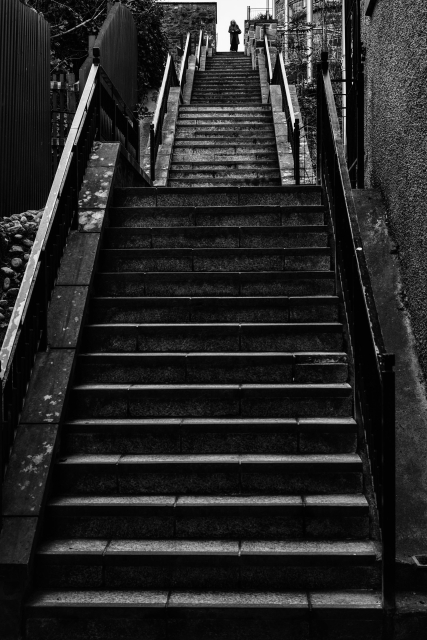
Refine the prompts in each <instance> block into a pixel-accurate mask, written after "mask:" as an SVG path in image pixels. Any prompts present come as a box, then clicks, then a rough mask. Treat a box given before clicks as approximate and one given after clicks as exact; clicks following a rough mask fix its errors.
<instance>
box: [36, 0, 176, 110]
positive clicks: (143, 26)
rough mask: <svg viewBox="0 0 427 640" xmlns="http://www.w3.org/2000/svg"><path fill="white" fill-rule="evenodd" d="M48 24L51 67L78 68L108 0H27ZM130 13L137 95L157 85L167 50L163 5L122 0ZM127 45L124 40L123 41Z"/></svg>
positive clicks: (103, 15) (96, 29)
mask: <svg viewBox="0 0 427 640" xmlns="http://www.w3.org/2000/svg"><path fill="white" fill-rule="evenodd" d="M27 4H28V5H30V6H32V7H33V8H34V9H36V11H39V12H41V13H42V14H43V15H44V17H45V19H46V20H47V21H48V22H50V24H51V34H52V41H51V42H52V44H51V67H52V71H54V70H56V69H59V68H61V69H68V70H69V71H74V72H75V73H76V72H77V71H78V69H79V67H80V65H81V64H82V63H83V62H84V60H85V58H86V56H87V50H88V36H89V35H91V34H97V33H98V31H99V29H100V28H101V26H102V23H103V22H104V20H105V18H106V15H107V0H73V2H72V3H70V2H66V0H64V1H63V2H60V1H59V0H28V2H27ZM122 4H123V5H126V6H127V7H128V8H129V9H130V10H131V11H132V13H133V17H134V20H135V24H136V27H137V31H138V99H139V102H140V104H142V103H143V101H144V98H145V97H146V95H147V91H148V89H149V88H152V87H159V86H160V84H161V81H162V76H163V69H164V65H165V62H166V57H167V52H168V39H167V36H166V33H165V32H164V30H163V28H162V18H163V8H162V5H161V3H157V2H155V0H122ZM124 45H125V46H126V43H124Z"/></svg>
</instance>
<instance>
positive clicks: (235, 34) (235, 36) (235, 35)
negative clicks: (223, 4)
mask: <svg viewBox="0 0 427 640" xmlns="http://www.w3.org/2000/svg"><path fill="white" fill-rule="evenodd" d="M228 33H229V34H230V51H236V53H237V49H238V46H239V44H240V40H239V33H242V32H241V31H240V29H239V25H238V24H236V21H235V20H232V21H231V22H230V26H229V28H228Z"/></svg>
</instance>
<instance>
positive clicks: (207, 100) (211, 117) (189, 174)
mask: <svg viewBox="0 0 427 640" xmlns="http://www.w3.org/2000/svg"><path fill="white" fill-rule="evenodd" d="M190 184H194V185H198V186H202V185H205V186H227V185H244V184H247V185H280V184H281V181H280V171H279V163H278V159H277V148H276V140H275V137H274V126H273V116H272V112H271V107H270V105H265V104H262V101H261V86H260V79H259V72H258V70H255V71H253V70H252V63H251V60H250V58H248V57H245V56H243V55H242V54H235V53H233V54H232V53H225V54H224V53H221V54H216V55H215V56H214V57H212V58H207V62H206V70H205V71H196V74H195V77H194V85H193V92H192V97H191V104H190V105H182V106H181V107H180V109H179V117H178V123H177V128H176V133H175V145H174V153H173V157H172V164H171V168H170V173H169V185H170V186H175V187H178V186H188V185H190Z"/></svg>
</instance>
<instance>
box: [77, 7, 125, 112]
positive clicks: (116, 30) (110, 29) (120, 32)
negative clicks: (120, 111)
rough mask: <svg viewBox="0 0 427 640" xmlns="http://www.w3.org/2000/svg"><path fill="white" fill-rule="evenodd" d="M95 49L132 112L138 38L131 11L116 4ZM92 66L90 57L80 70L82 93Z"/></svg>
mask: <svg viewBox="0 0 427 640" xmlns="http://www.w3.org/2000/svg"><path fill="white" fill-rule="evenodd" d="M124 43H126V45H125V46H124ZM93 48H94V49H95V50H97V49H99V53H100V62H101V65H102V68H103V69H104V71H105V72H106V74H107V75H108V77H109V78H110V80H111V82H112V83H113V84H114V86H115V88H116V89H117V90H118V92H119V93H120V96H121V97H122V99H123V100H124V102H125V103H126V105H127V106H128V107H129V109H134V108H135V106H136V102H137V71H138V35H137V30H136V25H135V21H134V19H133V16H132V13H131V11H129V9H127V8H126V7H125V6H124V5H122V4H120V3H118V2H116V4H114V5H113V7H112V9H110V11H109V13H108V16H107V18H106V20H105V21H104V24H103V25H102V27H101V29H100V31H99V33H98V35H97V37H96V40H95V43H94V45H93ZM91 65H92V56H89V58H88V59H87V60H86V61H85V62H84V63H83V65H82V67H81V69H80V74H79V78H80V92H82V91H83V87H84V84H85V82H86V78H87V75H88V73H89V69H90V67H91Z"/></svg>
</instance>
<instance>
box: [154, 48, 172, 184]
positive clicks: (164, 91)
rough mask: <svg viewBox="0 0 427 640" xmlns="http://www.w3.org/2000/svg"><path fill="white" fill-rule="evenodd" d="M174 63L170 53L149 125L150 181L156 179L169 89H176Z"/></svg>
mask: <svg viewBox="0 0 427 640" xmlns="http://www.w3.org/2000/svg"><path fill="white" fill-rule="evenodd" d="M178 86H179V80H178V77H177V75H176V69H175V63H174V61H173V58H172V56H171V54H170V53H168V57H167V60H166V66H165V70H164V73H163V79H162V84H161V87H160V91H159V97H158V98H157V103H156V109H155V111H154V116H153V120H152V122H151V125H150V172H151V175H150V177H151V180H155V179H156V159H157V152H158V149H159V146H160V145H161V140H162V133H163V121H164V118H165V115H166V113H167V111H168V99H169V91H170V88H171V87H178Z"/></svg>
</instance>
